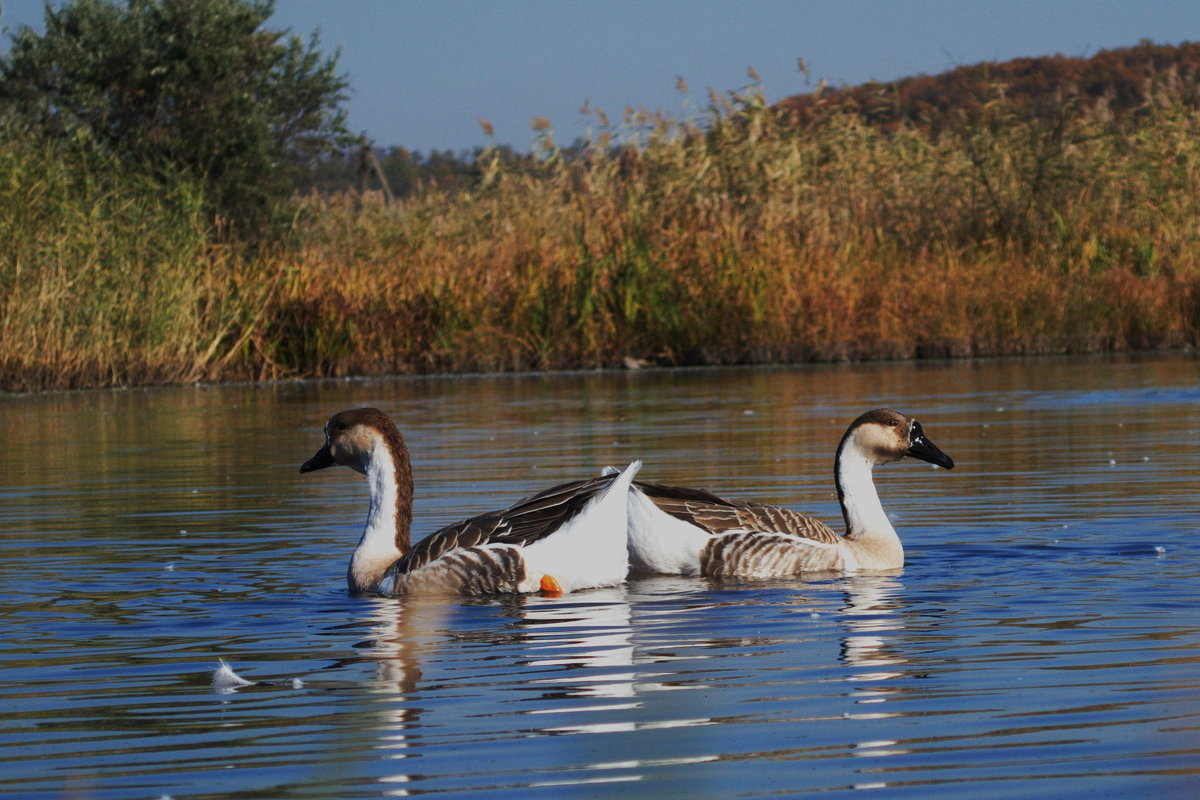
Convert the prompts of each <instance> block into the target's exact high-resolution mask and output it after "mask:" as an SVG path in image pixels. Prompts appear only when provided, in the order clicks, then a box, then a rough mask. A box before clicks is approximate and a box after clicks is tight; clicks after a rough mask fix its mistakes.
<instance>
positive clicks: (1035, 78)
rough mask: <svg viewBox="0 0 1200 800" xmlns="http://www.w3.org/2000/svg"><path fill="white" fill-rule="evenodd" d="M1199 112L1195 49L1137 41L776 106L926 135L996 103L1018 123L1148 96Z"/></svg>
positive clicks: (1109, 108)
mask: <svg viewBox="0 0 1200 800" xmlns="http://www.w3.org/2000/svg"><path fill="white" fill-rule="evenodd" d="M1164 92H1166V93H1169V94H1170V96H1171V97H1172V98H1173V99H1175V100H1177V101H1179V102H1182V103H1184V104H1185V105H1187V106H1188V107H1189V108H1192V109H1195V108H1197V107H1200V43H1197V42H1185V43H1183V44H1179V45H1165V44H1155V43H1153V42H1149V41H1143V42H1142V43H1140V44H1139V45H1137V46H1136V47H1126V48H1120V49H1114V50H1102V51H1100V52H1099V53H1097V54H1096V55H1094V56H1091V57H1090V58H1073V57H1069V56H1064V55H1053V56H1038V57H1031V58H1015V59H1012V60H1011V61H1001V62H983V63H979V64H971V65H969V66H961V67H957V68H955V69H951V70H949V71H947V72H943V73H940V74H938V75H917V76H914V77H908V78H901V79H900V80H896V81H888V82H877V81H872V82H869V83H864V84H862V85H859V86H843V87H837V88H833V87H824V86H822V87H820V88H819V89H818V90H817V91H814V92H810V93H806V94H799V95H795V96H793V97H789V98H787V99H785V100H783V101H781V102H780V103H779V108H780V109H782V110H785V111H787V112H788V113H789V114H790V115H791V116H792V117H793V119H795V120H796V121H797V122H800V123H802V124H812V123H813V122H814V121H816V120H818V119H820V118H821V117H822V116H824V115H827V114H829V113H852V114H855V115H857V116H859V117H861V118H862V119H863V120H864V121H866V122H868V123H870V124H871V125H873V126H875V127H877V128H879V129H881V130H885V131H886V130H894V129H895V128H896V127H897V126H899V125H900V124H907V125H911V126H915V127H917V128H920V129H923V130H928V131H932V132H935V133H936V132H939V131H941V130H944V129H946V128H949V127H954V126H960V125H963V124H968V123H970V122H971V121H973V120H976V119H978V118H979V116H980V114H981V113H982V112H983V111H984V110H985V108H987V107H988V106H989V105H991V104H994V103H995V102H996V101H998V100H1001V99H1002V100H1003V102H1004V103H1005V106H1006V111H1007V112H1008V113H1010V114H1013V115H1015V116H1018V117H1022V118H1030V117H1036V116H1052V117H1057V116H1058V114H1059V110H1060V109H1062V108H1063V107H1064V106H1069V107H1070V108H1071V110H1072V111H1075V112H1096V111H1099V112H1100V113H1102V114H1109V115H1111V116H1112V117H1113V118H1118V119H1120V118H1124V117H1128V116H1130V115H1133V114H1136V112H1138V111H1139V110H1140V109H1145V108H1146V107H1147V106H1149V105H1150V104H1151V103H1152V102H1153V99H1154V97H1155V95H1156V93H1159V94H1160V93H1164Z"/></svg>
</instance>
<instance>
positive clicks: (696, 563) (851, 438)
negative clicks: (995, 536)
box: [629, 409, 954, 577]
mask: <svg viewBox="0 0 1200 800" xmlns="http://www.w3.org/2000/svg"><path fill="white" fill-rule="evenodd" d="M905 456H912V457H914V458H919V459H921V460H923V461H928V462H930V463H932V464H936V465H937V466H939V467H943V468H945V469H951V468H953V467H954V461H953V460H952V459H951V458H950V457H949V456H947V455H946V454H945V453H943V452H942V451H941V450H940V449H938V447H937V446H936V445H934V444H933V442H931V441H929V440H928V439H927V438H926V437H925V433H924V430H923V429H922V428H921V424H920V423H919V422H917V421H916V420H915V419H912V418H910V417H907V416H905V415H904V414H900V413H898V412H896V411H892V410H890V409H877V410H875V411H868V412H867V413H865V414H863V415H861V416H860V417H859V418H858V419H856V420H855V421H854V422H853V423H851V425H850V427H849V428H848V429H847V430H846V433H845V435H844V436H843V437H842V440H841V443H840V444H839V445H838V449H837V455H836V457H835V459H834V479H835V481H836V483H837V490H838V500H839V502H840V503H841V507H842V515H843V517H844V518H845V521H846V533H845V535H839V534H838V533H837V532H835V531H834V530H833V529H832V528H830V527H829V526H828V525H826V524H825V523H823V522H821V521H820V520H817V519H814V518H812V517H809V516H805V515H804V514H800V513H797V512H795V511H792V510H791V509H787V508H779V507H777V506H769V505H762V504H760V503H753V502H746V501H741V500H727V499H724V498H721V497H718V496H716V495H714V494H711V493H710V492H707V491H704V490H699V489H686V488H681V487H672V486H660V485H657V484H652V483H643V482H641V481H638V482H635V483H634V486H633V488H632V489H631V491H630V498H629V556H630V568H631V569H632V570H633V571H635V572H643V573H660V574H672V575H706V576H713V577H720V576H744V577H776V576H787V575H797V574H800V573H804V572H821V571H829V570H834V571H840V572H853V571H857V570H883V569H895V568H897V567H901V566H903V565H904V547H903V545H902V544H901V543H900V537H899V536H897V535H896V530H895V528H893V527H892V523H891V521H890V520H889V519H888V517H887V514H885V513H884V511H883V506H882V504H881V503H880V501H879V495H878V494H877V493H876V491H875V483H874V480H873V478H872V470H873V469H874V467H875V466H877V465H880V464H886V463H889V462H892V461H899V460H900V459H902V458H904V457H905Z"/></svg>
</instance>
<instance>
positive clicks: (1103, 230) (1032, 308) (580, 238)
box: [0, 88, 1200, 389]
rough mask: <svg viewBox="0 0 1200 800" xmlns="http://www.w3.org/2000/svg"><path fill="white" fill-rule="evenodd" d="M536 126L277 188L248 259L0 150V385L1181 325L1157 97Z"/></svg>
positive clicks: (1107, 337)
mask: <svg viewBox="0 0 1200 800" xmlns="http://www.w3.org/2000/svg"><path fill="white" fill-rule="evenodd" d="M1067 110H1069V108H1068V109H1067ZM542 136H543V139H542V146H541V151H540V154H539V155H540V158H539V161H538V164H537V166H536V168H533V169H530V168H528V167H524V168H518V167H515V166H513V165H512V164H511V163H505V162H502V161H501V160H500V159H499V158H496V159H494V160H493V159H490V158H489V155H488V154H487V153H486V152H485V153H484V154H483V156H482V157H481V167H482V170H483V173H484V178H483V180H482V181H481V182H480V184H479V185H478V186H476V187H474V188H472V189H471V190H469V191H456V192H452V193H451V192H442V191H438V190H436V189H430V190H427V191H425V192H422V193H419V194H417V195H415V196H412V197H409V198H407V199H404V200H402V201H400V202H397V203H392V204H384V203H383V202H382V199H381V198H378V197H374V196H372V195H365V196H358V195H349V194H347V195H337V196H328V195H326V196H318V195H311V196H307V197H304V198H297V200H296V203H297V213H296V223H295V225H294V228H293V231H292V234H291V237H290V239H289V240H288V242H287V243H286V244H281V245H279V246H278V247H274V248H259V249H257V250H254V251H250V250H239V249H237V248H231V247H220V246H217V245H215V244H214V239H213V236H212V234H211V233H210V232H208V231H207V229H206V228H205V226H204V225H203V224H201V223H202V220H201V219H200V218H199V216H198V214H199V211H198V209H199V207H200V204H199V203H197V202H194V200H189V199H188V195H187V191H186V190H185V189H184V190H180V192H182V199H180V197H177V196H174V195H175V194H178V193H172V196H171V197H169V198H168V200H169V202H168V201H167V200H163V199H162V198H161V197H160V196H159V194H156V193H154V192H151V191H146V189H145V187H141V186H139V185H137V182H136V181H126V182H124V183H121V184H120V185H117V186H115V187H114V181H113V180H111V175H110V174H109V173H107V172H106V173H104V174H106V175H108V178H107V179H106V180H105V181H103V182H100V181H96V180H95V179H94V178H89V177H88V175H87V174H81V170H80V168H79V165H78V164H65V165H62V166H60V167H59V169H60V172H59V173H56V174H55V175H53V176H47V175H45V174H33V172H31V169H33V170H34V172H36V169H37V168H43V162H45V161H49V162H55V159H56V158H58V156H56V155H55V154H49V155H46V154H43V155H38V154H29V153H27V152H26V153H10V154H7V155H5V156H0V158H8V159H11V160H12V161H13V163H12V164H11V165H10V166H11V169H10V170H9V174H10V176H11V177H10V180H9V183H8V184H6V185H5V186H4V188H3V197H0V207H2V208H5V209H11V211H9V210H6V211H5V212H4V213H5V215H9V214H10V213H11V218H9V219H7V220H6V221H4V222H0V225H4V226H5V230H4V232H5V234H7V239H6V241H8V242H9V243H10V250H9V252H8V253H6V254H5V255H4V256H3V258H2V259H0V283H2V286H3V288H4V289H5V290H6V291H5V296H4V298H3V299H0V303H2V304H3V309H4V320H3V322H2V323H0V380H3V385H4V386H5V387H7V388H9V389H14V388H44V387H50V386H75V385H103V384H112V383H143V382H161V381H176V382H177V381H190V380H220V379H232V378H279V377H293V376H336V375H351V374H359V375H363V374H403V373H417V372H436V371H479V370H524V369H558V368H575V367H583V368H590V367H606V366H616V365H619V364H621V363H622V361H623V359H625V358H626V357H633V358H638V359H646V360H649V361H651V362H655V363H663V364H716V363H758V362H778V361H811V360H842V359H875V358H913V357H942V356H966V355H993V354H1018V353H1063V352H1092V351H1098V350H1118V349H1135V348H1136V349H1145V348H1158V347H1179V346H1193V345H1195V344H1196V343H1197V336H1198V331H1200V258H1198V256H1200V226H1198V225H1197V222H1196V221H1197V220H1198V219H1200V208H1198V207H1197V204H1198V203H1200V200H1198V198H1200V116H1198V115H1197V113H1196V112H1195V111H1193V110H1191V109H1190V108H1189V107H1188V106H1187V105H1186V104H1184V103H1181V102H1175V101H1172V100H1171V99H1170V98H1164V99H1161V100H1159V101H1157V102H1155V103H1153V104H1151V105H1150V106H1148V107H1147V108H1146V109H1143V110H1142V112H1141V113H1139V114H1138V115H1137V116H1136V117H1131V118H1129V119H1125V120H1119V121H1115V120H1113V119H1108V118H1105V115H1104V114H1103V111H1102V109H1101V110H1100V111H1095V112H1089V113H1066V112H1065V111H1064V113H1063V114H1062V115H1061V116H1060V117H1059V118H1055V119H1047V118H1044V117H1043V118H1022V117H1018V116H1016V115H1015V114H1012V113H1009V112H1007V111H1006V110H1005V108H1004V106H1003V103H1001V102H997V103H993V104H990V105H988V106H986V107H985V109H984V112H983V113H981V114H979V115H977V116H976V117H974V118H972V119H964V120H963V124H962V125H961V126H959V127H958V128H956V129H952V130H948V131H942V132H941V133H940V134H939V135H938V136H936V137H932V136H930V135H928V134H927V133H925V132H923V131H920V130H916V129H912V128H900V129H898V130H894V131H890V132H887V133H882V132H880V131H878V130H876V129H874V128H872V127H869V126H868V125H866V124H865V123H863V122H861V121H860V120H859V119H858V118H857V117H855V116H853V115H848V114H846V115H843V114H830V115H828V116H827V117H826V118H824V119H822V120H821V121H820V122H819V123H818V124H809V125H806V126H804V127H797V126H796V125H794V124H792V123H790V122H789V121H788V120H787V118H786V117H785V116H784V115H783V114H781V113H780V112H779V111H778V110H776V109H772V108H769V107H767V106H766V105H765V104H764V103H763V102H762V97H761V94H760V93H759V92H758V91H757V90H755V89H753V88H751V89H750V90H747V91H745V92H742V93H740V94H738V95H736V96H732V97H730V96H726V97H718V96H713V97H712V98H711V104H710V106H709V108H708V109H707V111H706V112H704V113H702V114H701V115H699V116H698V117H697V118H695V119H690V120H683V121H676V120H672V119H668V118H665V117H663V116H662V115H649V114H640V115H639V114H632V115H627V117H626V118H625V119H624V120H622V121H621V122H619V123H616V124H609V122H608V120H606V119H605V118H604V117H603V115H601V114H597V126H596V129H595V133H594V134H593V136H592V138H591V140H590V141H589V142H588V143H587V145H586V147H585V148H584V149H583V150H582V152H579V151H572V152H571V153H570V154H569V155H568V154H567V153H565V152H564V151H562V150H560V149H558V148H557V147H556V146H555V145H554V143H553V141H552V140H551V138H550V136H551V134H550V132H549V131H544V132H543V134H542ZM60 160H61V159H60ZM31 165H32V166H31ZM21 169H24V170H25V172H24V173H21V174H19V175H17V174H15V173H18V172H19V171H20V170H21ZM63 187H66V188H63ZM123 287H125V288H123Z"/></svg>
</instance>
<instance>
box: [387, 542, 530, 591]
mask: <svg viewBox="0 0 1200 800" xmlns="http://www.w3.org/2000/svg"><path fill="white" fill-rule="evenodd" d="M523 580H525V562H524V560H523V559H522V558H521V553H520V550H519V549H518V548H516V547H509V546H491V547H465V548H460V549H457V550H451V551H450V552H448V553H446V554H444V555H442V556H441V557H440V558H438V559H436V560H435V561H433V562H431V563H429V564H425V565H422V566H420V567H417V568H415V569H413V570H412V571H410V572H405V573H402V574H399V575H397V578H396V592H397V593H400V592H430V591H432V592H452V593H456V594H463V595H471V596H478V595H489V594H498V593H503V592H516V591H519V590H518V586H519V585H520V583H521V581H523Z"/></svg>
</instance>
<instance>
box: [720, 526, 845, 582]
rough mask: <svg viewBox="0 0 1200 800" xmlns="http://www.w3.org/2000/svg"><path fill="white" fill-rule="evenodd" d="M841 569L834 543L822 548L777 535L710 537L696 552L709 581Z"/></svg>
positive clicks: (819, 544) (752, 534) (750, 534)
mask: <svg viewBox="0 0 1200 800" xmlns="http://www.w3.org/2000/svg"><path fill="white" fill-rule="evenodd" d="M843 566H845V564H844V558H843V557H842V556H841V554H840V553H839V552H838V549H837V545H836V543H829V544H827V545H826V544H824V543H817V542H814V541H813V540H811V539H810V540H807V541H806V540H799V539H796V538H795V537H793V536H788V535H785V534H778V533H727V534H724V535H720V536H714V537H713V538H712V540H711V541H710V542H709V543H708V545H707V546H706V547H705V548H704V549H703V550H701V551H700V574H701V575H707V576H709V577H713V578H719V577H729V576H734V575H740V576H744V577H769V576H774V575H797V574H799V573H801V572H816V571H822V570H830V569H841V568H842V567H843Z"/></svg>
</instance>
